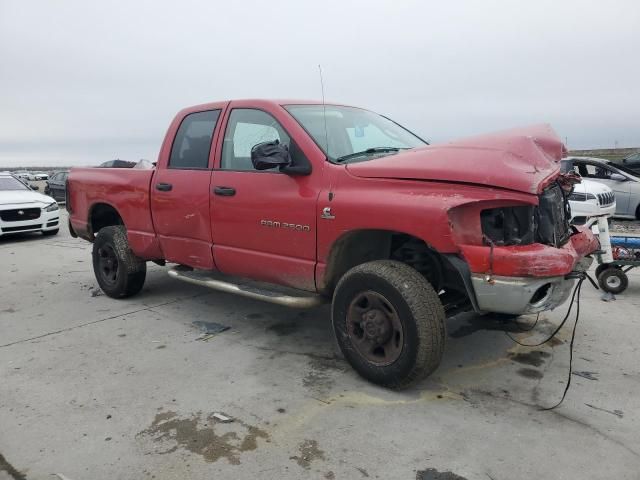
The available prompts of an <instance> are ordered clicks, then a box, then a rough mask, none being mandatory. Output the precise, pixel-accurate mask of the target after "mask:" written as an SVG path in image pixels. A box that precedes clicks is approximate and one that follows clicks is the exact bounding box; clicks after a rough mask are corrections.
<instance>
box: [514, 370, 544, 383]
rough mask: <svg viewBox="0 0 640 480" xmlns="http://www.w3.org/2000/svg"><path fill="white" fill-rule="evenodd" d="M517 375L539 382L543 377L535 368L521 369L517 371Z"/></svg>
mask: <svg viewBox="0 0 640 480" xmlns="http://www.w3.org/2000/svg"><path fill="white" fill-rule="evenodd" d="M518 375H520V376H521V377H524V378H530V379H532V380H539V379H541V378H542V377H544V374H543V373H542V372H541V371H540V370H536V369H535V368H521V369H520V370H518Z"/></svg>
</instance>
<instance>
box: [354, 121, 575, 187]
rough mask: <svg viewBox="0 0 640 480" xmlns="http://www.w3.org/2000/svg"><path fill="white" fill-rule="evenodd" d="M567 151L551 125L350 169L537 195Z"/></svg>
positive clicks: (367, 174)
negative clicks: (491, 187) (472, 184)
mask: <svg viewBox="0 0 640 480" xmlns="http://www.w3.org/2000/svg"><path fill="white" fill-rule="evenodd" d="M565 152H566V150H565V148H564V145H563V144H562V142H561V141H560V139H559V138H558V136H557V135H556V133H555V132H554V131H553V129H552V128H551V127H550V126H549V125H536V126H532V127H526V128H519V129H513V130H507V131H503V132H497V133H491V134H487V135H481V136H477V137H469V138H464V139H461V140H457V141H454V142H451V143H447V144H441V145H429V146H428V147H424V148H420V149H415V150H408V151H406V152H403V153H399V154H397V155H390V156H388V157H381V158H377V159H374V160H370V161H367V162H360V163H353V164H350V165H347V169H348V171H349V172H350V173H351V174H352V175H355V176H357V177H365V178H398V179H406V180H436V181H447V182H460V183H474V184H478V185H487V186H493V187H500V188H506V189H509V190H517V191H519V192H525V193H533V194H537V193H540V191H542V189H543V188H544V187H545V186H546V184H548V182H549V181H550V180H552V179H553V177H555V176H556V175H557V173H558V172H559V170H560V165H559V161H560V159H561V158H562V156H563V154H564V153H565Z"/></svg>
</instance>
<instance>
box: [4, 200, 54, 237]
mask: <svg viewBox="0 0 640 480" xmlns="http://www.w3.org/2000/svg"><path fill="white" fill-rule="evenodd" d="M25 208H26V207H25ZM29 208H33V207H29ZM59 224H60V210H54V211H53V212H47V211H45V210H42V212H41V213H40V216H39V217H38V218H34V219H32V220H24V221H4V220H2V218H0V237H2V236H4V235H10V234H14V233H27V232H42V231H45V232H46V231H51V230H56V229H58V228H60V227H59Z"/></svg>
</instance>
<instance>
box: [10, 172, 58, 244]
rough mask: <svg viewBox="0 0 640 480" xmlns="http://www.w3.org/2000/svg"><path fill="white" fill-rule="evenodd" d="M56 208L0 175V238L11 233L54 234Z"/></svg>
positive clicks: (23, 185)
mask: <svg viewBox="0 0 640 480" xmlns="http://www.w3.org/2000/svg"><path fill="white" fill-rule="evenodd" d="M58 222H59V212H58V204H57V203H56V202H55V200H54V199H53V198H51V197H48V196H47V195H43V194H42V193H38V192H35V191H33V190H32V189H31V188H29V187H28V186H27V185H25V184H24V183H23V182H22V181H21V180H19V179H18V178H16V177H14V176H13V175H10V174H6V173H0V236H4V235H7V234H11V233H22V232H42V234H43V235H55V234H56V233H58V229H59V226H58Z"/></svg>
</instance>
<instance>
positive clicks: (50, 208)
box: [44, 202, 58, 212]
mask: <svg viewBox="0 0 640 480" xmlns="http://www.w3.org/2000/svg"><path fill="white" fill-rule="evenodd" d="M56 210H58V202H53V203H50V204H49V205H47V206H46V207H44V211H45V212H55V211H56Z"/></svg>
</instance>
